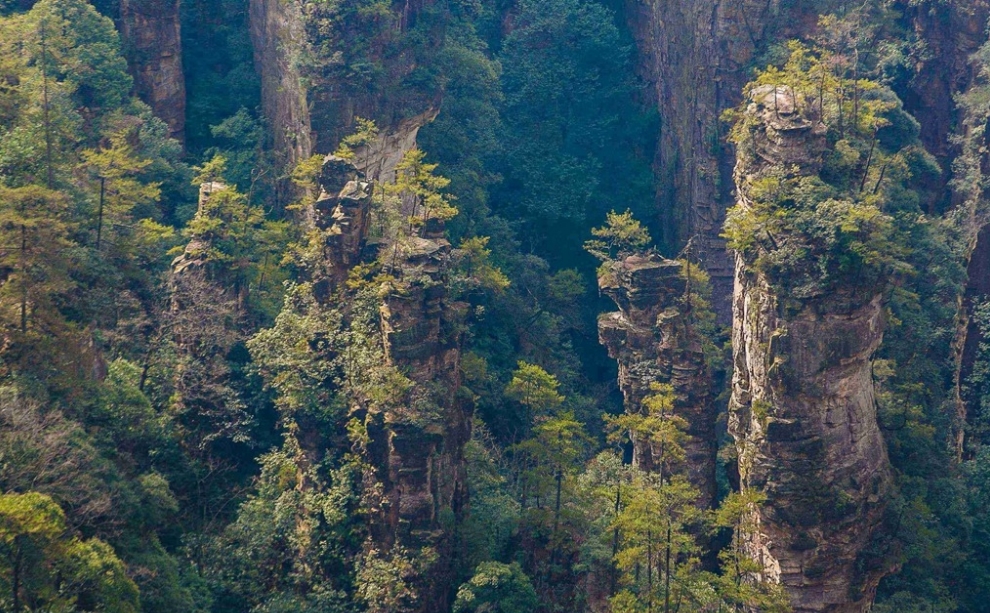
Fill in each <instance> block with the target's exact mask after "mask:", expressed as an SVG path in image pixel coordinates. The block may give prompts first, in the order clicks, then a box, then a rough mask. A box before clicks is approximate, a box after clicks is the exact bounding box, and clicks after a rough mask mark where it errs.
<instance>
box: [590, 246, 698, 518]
mask: <svg viewBox="0 0 990 613" xmlns="http://www.w3.org/2000/svg"><path fill="white" fill-rule="evenodd" d="M682 269H683V265H682V264H681V263H680V262H676V261H673V260H667V259H664V258H662V257H660V256H658V255H656V254H649V255H645V256H630V257H628V258H626V259H625V260H623V261H621V262H615V263H613V264H612V265H611V269H610V272H609V274H606V275H602V276H600V278H599V286H600V287H601V290H602V292H603V293H604V294H606V295H607V296H609V297H610V298H611V299H612V300H614V301H615V303H616V305H618V307H619V311H618V312H615V313H607V314H604V315H602V316H601V317H600V318H599V319H598V335H599V340H600V341H601V343H602V344H603V345H604V346H605V347H606V348H607V349H608V353H609V356H611V357H612V358H613V359H615V360H616V361H617V362H618V363H619V388H620V389H621V390H622V394H623V397H624V399H625V409H626V411H627V412H629V413H639V412H642V411H644V408H643V400H644V399H645V398H646V397H647V396H649V395H651V394H652V393H653V392H652V391H651V389H650V386H651V384H653V383H669V384H671V385H672V386H673V387H674V391H675V393H676V402H675V405H674V412H675V414H677V415H678V416H680V417H683V418H684V419H685V420H686V421H687V423H688V430H687V434H688V436H689V439H688V440H687V441H686V442H685V444H684V450H685V452H686V460H685V462H684V465H683V466H672V467H670V468H671V469H672V470H675V471H677V472H682V473H683V474H687V475H688V477H689V479H690V481H691V484H692V485H693V486H694V487H695V488H696V489H697V490H698V491H699V493H700V495H699V497H698V505H699V506H700V507H702V508H711V507H712V505H713V503H714V500H715V489H716V488H715V455H716V451H717V437H716V435H715V418H716V415H715V405H714V403H713V402H712V398H711V393H710V392H711V388H712V385H711V377H710V376H709V373H708V368H707V365H706V362H705V356H704V352H703V351H702V344H701V339H700V337H699V336H698V334H697V332H696V331H695V330H694V327H693V325H692V314H691V312H690V309H689V308H688V306H687V305H688V301H687V300H686V297H687V294H688V292H689V291H690V290H689V287H688V281H687V279H686V278H685V277H684V276H683V275H682ZM633 463H634V464H636V465H638V466H639V467H641V468H643V469H644V470H648V471H654V470H657V469H658V468H660V467H658V466H656V465H655V462H654V459H653V454H652V449H651V446H650V445H649V444H647V443H646V442H644V441H637V440H635V439H634V440H633Z"/></svg>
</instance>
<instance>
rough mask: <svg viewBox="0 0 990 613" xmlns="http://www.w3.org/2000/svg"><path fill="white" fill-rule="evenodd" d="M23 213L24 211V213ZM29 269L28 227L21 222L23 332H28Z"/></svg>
mask: <svg viewBox="0 0 990 613" xmlns="http://www.w3.org/2000/svg"><path fill="white" fill-rule="evenodd" d="M22 214H23V213H22ZM27 303H28V271H27V227H25V225H24V224H23V223H22V224H21V332H22V333H24V332H27Z"/></svg>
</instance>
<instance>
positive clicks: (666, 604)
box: [663, 512, 673, 613]
mask: <svg viewBox="0 0 990 613" xmlns="http://www.w3.org/2000/svg"><path fill="white" fill-rule="evenodd" d="M668 513H669V512H668ZM671 532H672V530H671V526H670V516H669V514H668V516H667V554H666V558H667V559H666V561H665V562H664V564H665V565H666V571H667V581H666V585H665V586H664V590H663V612H664V613H670V545H671V543H670V542H671V539H672V538H673V535H672V534H671Z"/></svg>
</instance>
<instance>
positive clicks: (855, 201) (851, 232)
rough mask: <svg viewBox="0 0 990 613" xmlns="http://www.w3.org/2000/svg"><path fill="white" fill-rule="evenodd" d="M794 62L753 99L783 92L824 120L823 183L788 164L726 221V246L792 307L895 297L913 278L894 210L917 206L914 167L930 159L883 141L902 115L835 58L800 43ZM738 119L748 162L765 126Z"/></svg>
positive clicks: (742, 114) (756, 181)
mask: <svg viewBox="0 0 990 613" xmlns="http://www.w3.org/2000/svg"><path fill="white" fill-rule="evenodd" d="M790 52H791V54H790V57H789V59H788V61H787V62H786V63H785V64H784V65H783V67H780V68H776V67H768V68H767V69H766V70H765V71H762V72H760V73H759V74H758V75H757V77H756V79H755V80H754V81H753V82H751V83H750V84H749V85H748V86H747V92H751V91H753V90H754V89H755V88H757V87H760V86H765V85H774V86H785V87H786V89H784V90H782V94H781V95H787V93H788V92H790V93H791V95H794V96H796V97H797V98H798V103H799V104H798V106H799V107H800V108H803V109H804V111H803V112H805V113H806V114H807V115H808V117H810V118H814V117H820V118H821V119H822V121H823V122H824V124H825V126H826V128H827V130H828V134H829V140H830V141H831V142H832V143H833V144H832V145H831V147H830V149H829V151H828V152H826V155H825V157H824V159H823V161H824V165H823V168H822V170H821V172H820V173H818V174H817V175H810V176H809V175H806V174H802V172H801V170H800V169H799V168H797V167H792V166H787V165H785V164H780V165H777V166H773V167H770V168H767V169H764V170H762V171H761V172H760V174H759V175H757V176H754V177H750V178H748V179H747V181H748V182H747V183H746V184H745V185H742V186H740V189H741V190H742V192H743V194H744V195H745V201H744V202H743V203H741V204H739V205H737V206H735V207H733V208H732V209H731V210H730V211H729V213H728V216H727V220H726V224H725V232H724V236H725V238H726V239H727V241H728V246H729V247H730V248H731V249H733V250H735V251H737V252H739V253H740V254H742V255H743V256H744V259H745V260H746V262H747V264H748V265H750V266H751V267H753V268H754V269H756V270H759V271H762V272H763V273H765V274H766V275H767V277H768V279H769V280H770V282H771V284H772V285H774V286H776V287H778V288H780V289H781V290H784V291H785V292H786V293H787V294H788V295H789V297H792V298H797V299H804V298H809V297H813V296H820V295H826V294H833V293H835V292H836V291H844V292H854V293H855V292H857V291H872V290H874V289H882V288H884V287H887V286H889V285H890V284H891V283H892V282H895V281H896V279H897V278H899V277H901V276H903V275H904V274H908V273H909V272H910V267H909V266H908V265H907V264H905V263H904V261H903V260H904V259H905V257H906V254H907V252H908V248H907V245H905V244H904V243H903V242H902V239H900V238H899V237H898V236H897V227H896V223H895V218H894V216H893V215H892V214H891V212H889V210H890V209H893V208H895V203H896V206H902V205H900V202H911V201H912V198H911V197H905V190H906V189H908V188H909V184H910V181H911V179H912V168H914V167H918V165H917V164H913V163H912V162H911V160H913V159H914V158H916V157H918V159H930V156H927V154H925V153H924V152H923V150H922V149H921V148H920V147H918V146H917V145H916V144H913V142H909V143H908V145H907V146H902V145H903V143H902V142H901V141H902V140H905V138H906V137H903V136H900V135H898V134H895V135H894V136H885V135H884V134H883V133H882V132H881V130H882V129H884V128H886V127H888V126H889V125H890V124H891V121H890V120H889V119H888V116H890V115H892V114H897V113H900V114H901V116H903V115H904V114H903V112H902V111H900V108H899V104H898V103H897V101H896V97H894V96H893V94H892V93H890V92H889V90H886V89H884V88H883V87H881V86H880V85H879V84H878V83H876V82H873V81H870V80H866V79H861V78H860V79H854V80H849V79H844V78H843V77H842V76H841V74H835V73H834V71H835V62H833V61H831V60H830V59H829V52H828V50H822V49H815V50H812V49H809V48H808V47H806V46H805V45H803V44H800V43H796V42H794V43H791V44H790ZM730 118H731V119H732V120H734V121H735V125H734V128H733V136H732V138H733V140H734V142H735V143H736V144H737V145H738V146H739V148H740V155H741V156H747V155H749V149H750V148H751V147H752V144H751V143H750V141H749V139H750V137H751V136H752V135H753V134H754V132H753V130H754V128H755V127H756V126H757V124H758V123H759V121H760V119H759V118H758V117H755V116H754V115H752V114H750V113H747V111H746V107H745V105H744V106H742V107H740V108H738V109H736V110H735V111H734V112H733V113H732V114H731V117H730ZM911 138H914V137H913V136H912V137H911ZM908 140H910V139H908ZM919 156H920V157H919ZM926 156H927V157H926ZM922 165H923V164H922Z"/></svg>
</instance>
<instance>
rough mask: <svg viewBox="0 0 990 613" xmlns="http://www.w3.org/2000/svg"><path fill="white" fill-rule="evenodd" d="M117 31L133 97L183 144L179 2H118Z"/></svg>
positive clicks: (184, 116)
mask: <svg viewBox="0 0 990 613" xmlns="http://www.w3.org/2000/svg"><path fill="white" fill-rule="evenodd" d="M120 29H121V35H122V37H123V39H124V42H125V45H126V49H127V58H128V64H129V65H130V68H131V72H132V73H133V74H134V85H135V89H136V93H137V95H138V96H139V97H140V98H141V99H142V100H144V101H145V102H146V103H147V104H148V106H150V107H151V110H152V111H154V113H155V115H156V116H158V117H160V118H161V119H162V120H164V121H165V123H166V124H168V131H169V136H170V137H172V138H174V139H176V140H178V141H179V142H184V141H185V129H186V82H185V74H184V73H183V71H182V40H181V38H180V19H179V0H162V1H161V2H158V1H155V0H121V3H120Z"/></svg>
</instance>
